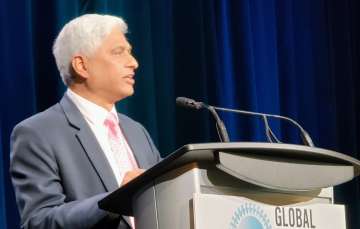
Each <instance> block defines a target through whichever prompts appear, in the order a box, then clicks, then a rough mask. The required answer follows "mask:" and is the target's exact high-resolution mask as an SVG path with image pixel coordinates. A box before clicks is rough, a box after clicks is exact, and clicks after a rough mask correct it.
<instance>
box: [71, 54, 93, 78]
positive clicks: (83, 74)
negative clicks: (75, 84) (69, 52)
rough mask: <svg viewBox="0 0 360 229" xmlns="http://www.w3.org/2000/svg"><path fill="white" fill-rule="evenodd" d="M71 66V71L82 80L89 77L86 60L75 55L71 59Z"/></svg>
mask: <svg viewBox="0 0 360 229" xmlns="http://www.w3.org/2000/svg"><path fill="white" fill-rule="evenodd" d="M71 66H72V68H73V71H74V72H75V73H76V75H78V76H79V77H80V78H82V79H86V78H88V77H89V73H88V68H87V59H86V57H85V56H82V55H75V56H74V57H73V58H72V61H71Z"/></svg>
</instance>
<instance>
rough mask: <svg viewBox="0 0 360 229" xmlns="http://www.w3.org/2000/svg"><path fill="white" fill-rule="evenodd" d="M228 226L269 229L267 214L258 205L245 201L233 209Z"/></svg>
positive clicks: (237, 228) (245, 228)
mask: <svg viewBox="0 0 360 229" xmlns="http://www.w3.org/2000/svg"><path fill="white" fill-rule="evenodd" d="M229 228H230V229H271V224H270V221H269V219H268V217H267V215H266V214H265V212H264V211H263V210H262V209H261V208H260V207H259V206H257V205H255V204H252V203H245V204H242V205H241V206H240V207H238V208H237V209H236V210H235V212H234V215H233V217H232V219H231V223H230V227H229Z"/></svg>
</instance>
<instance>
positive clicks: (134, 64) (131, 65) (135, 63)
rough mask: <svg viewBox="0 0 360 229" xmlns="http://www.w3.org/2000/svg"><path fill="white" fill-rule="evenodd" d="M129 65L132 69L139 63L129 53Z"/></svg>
mask: <svg viewBox="0 0 360 229" xmlns="http://www.w3.org/2000/svg"><path fill="white" fill-rule="evenodd" d="M128 66H129V67H131V68H132V69H134V70H135V69H137V68H138V67H139V63H138V62H137V60H136V58H135V57H134V56H133V55H132V54H129V64H128Z"/></svg>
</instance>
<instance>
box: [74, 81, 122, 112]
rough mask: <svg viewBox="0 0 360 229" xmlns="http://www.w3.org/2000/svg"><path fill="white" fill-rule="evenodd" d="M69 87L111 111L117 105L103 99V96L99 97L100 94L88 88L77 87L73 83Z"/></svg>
mask: <svg viewBox="0 0 360 229" xmlns="http://www.w3.org/2000/svg"><path fill="white" fill-rule="evenodd" d="M69 88H70V89H71V91H73V92H74V93H76V94H77V95H79V96H81V97H83V98H84V99H87V100H89V101H91V102H93V103H95V104H96V105H98V106H100V107H102V108H104V109H106V110H107V111H111V110H112V108H113V107H114V105H115V103H111V102H107V101H106V99H103V98H101V97H99V96H98V95H96V94H94V93H91V92H90V91H88V90H85V89H83V88H82V87H76V86H73V85H71V86H69Z"/></svg>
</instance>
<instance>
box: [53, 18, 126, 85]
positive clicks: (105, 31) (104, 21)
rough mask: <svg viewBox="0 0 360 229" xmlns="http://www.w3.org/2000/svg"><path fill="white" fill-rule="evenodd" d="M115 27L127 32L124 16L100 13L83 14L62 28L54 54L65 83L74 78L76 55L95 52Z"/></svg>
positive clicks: (69, 82) (55, 43)
mask: <svg viewBox="0 0 360 229" xmlns="http://www.w3.org/2000/svg"><path fill="white" fill-rule="evenodd" d="M114 27H118V28H119V29H120V30H121V32H123V33H124V34H125V33H127V25H126V23H125V22H124V20H123V19H122V18H119V17H115V16H110V15H99V14H85V15H82V16H80V17H77V18H75V19H73V20H71V21H70V22H68V23H67V24H66V25H65V26H64V27H63V28H62V30H61V31H60V33H59V35H58V36H57V38H56V40H55V42H54V45H53V54H54V57H55V61H56V65H57V68H58V70H59V72H60V75H61V79H62V81H63V82H64V83H65V85H67V86H69V85H70V84H71V83H72V82H73V80H74V75H73V74H72V67H71V61H72V58H73V57H74V55H75V54H82V55H91V54H92V53H94V52H95V51H96V49H97V48H98V47H99V46H100V45H101V43H102V41H103V39H104V38H105V37H106V36H107V35H109V33H110V32H111V31H112V29H113V28H114Z"/></svg>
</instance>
